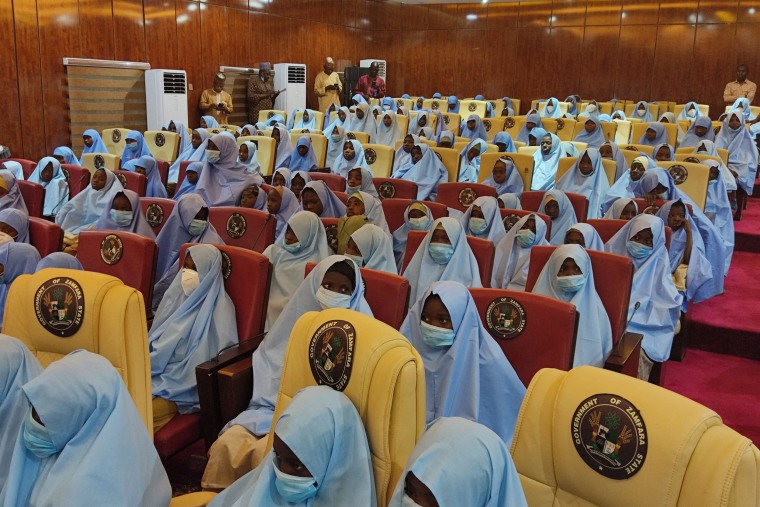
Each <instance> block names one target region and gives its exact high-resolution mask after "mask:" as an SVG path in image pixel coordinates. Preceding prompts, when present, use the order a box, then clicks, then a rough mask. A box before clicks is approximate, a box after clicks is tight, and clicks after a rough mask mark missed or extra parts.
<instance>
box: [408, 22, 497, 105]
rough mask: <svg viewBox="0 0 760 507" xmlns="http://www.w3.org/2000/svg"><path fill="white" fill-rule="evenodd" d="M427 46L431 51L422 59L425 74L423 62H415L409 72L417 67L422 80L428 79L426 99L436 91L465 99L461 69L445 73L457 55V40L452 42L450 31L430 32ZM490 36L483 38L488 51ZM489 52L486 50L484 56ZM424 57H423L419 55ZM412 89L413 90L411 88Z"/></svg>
mask: <svg viewBox="0 0 760 507" xmlns="http://www.w3.org/2000/svg"><path fill="white" fill-rule="evenodd" d="M486 33H488V32H486ZM424 37H425V46H427V47H430V48H431V50H430V51H427V55H426V56H425V57H424V58H421V59H422V61H424V62H425V65H426V67H425V72H424V74H423V72H420V71H421V70H422V68H421V64H422V61H418V62H415V63H416V64H417V65H412V66H410V67H411V68H410V69H409V71H412V69H414V68H415V67H417V68H419V70H420V71H417V72H416V73H417V74H418V75H419V77H420V78H423V76H424V78H426V79H425V81H426V85H425V88H424V90H425V93H426V94H427V95H425V96H426V97H428V96H432V95H433V93H435V92H436V91H440V92H441V94H443V95H445V96H449V95H456V94H458V95H459V97H460V98H464V96H463V95H462V93H463V91H462V88H461V86H462V85H461V83H459V82H458V81H459V77H458V75H459V74H460V69H453V71H444V70H443V69H446V68H447V67H448V66H449V65H450V61H451V57H452V55H454V54H455V53H456V40H452V37H451V32H450V31H449V30H428V31H427V32H425V35H424ZM489 42H490V41H489V40H488V35H485V36H484V38H483V48H484V49H486V48H488V47H489V46H490V44H489ZM486 51H487V49H486V50H484V51H483V54H485V53H486ZM419 56H420V57H422V55H419ZM487 67H488V66H487ZM488 71H489V69H488V68H486V70H485V72H486V73H488ZM410 85H411V83H410ZM410 89H411V88H410Z"/></svg>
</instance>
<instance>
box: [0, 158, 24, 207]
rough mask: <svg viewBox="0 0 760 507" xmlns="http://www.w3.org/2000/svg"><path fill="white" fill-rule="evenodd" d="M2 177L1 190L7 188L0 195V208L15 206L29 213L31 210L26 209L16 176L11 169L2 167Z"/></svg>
mask: <svg viewBox="0 0 760 507" xmlns="http://www.w3.org/2000/svg"><path fill="white" fill-rule="evenodd" d="M0 178H2V180H3V181H2V182H0V190H5V193H4V194H2V195H1V196H0V210H3V209H9V208H13V209H17V210H19V211H23V212H24V213H26V214H27V215H28V214H29V211H28V210H27V209H26V203H25V202H24V197H23V196H22V195H21V189H20V188H19V187H18V180H16V177H15V176H13V174H12V173H11V172H10V171H8V170H6V169H0Z"/></svg>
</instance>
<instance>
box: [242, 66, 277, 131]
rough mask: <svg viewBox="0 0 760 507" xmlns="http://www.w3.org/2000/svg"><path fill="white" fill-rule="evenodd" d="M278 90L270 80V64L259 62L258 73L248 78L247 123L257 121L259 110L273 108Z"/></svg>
mask: <svg viewBox="0 0 760 507" xmlns="http://www.w3.org/2000/svg"><path fill="white" fill-rule="evenodd" d="M279 94H280V92H276V91H275V90H274V82H273V81H272V64H270V63H269V62H261V63H260V64H259V75H258V76H251V77H250V78H249V79H248V123H250V124H251V125H253V124H255V123H256V122H258V121H259V111H265V110H267V109H274V99H276V98H277V96H278V95H279Z"/></svg>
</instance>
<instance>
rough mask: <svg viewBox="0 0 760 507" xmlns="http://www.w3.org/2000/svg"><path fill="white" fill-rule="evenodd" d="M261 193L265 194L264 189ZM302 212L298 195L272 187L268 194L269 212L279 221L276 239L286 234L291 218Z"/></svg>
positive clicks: (284, 189)
mask: <svg viewBox="0 0 760 507" xmlns="http://www.w3.org/2000/svg"><path fill="white" fill-rule="evenodd" d="M272 192H274V193H272ZM259 193H260V194H263V193H264V189H260V190H259ZM275 194H276V195H275ZM278 200H279V204H278ZM300 210H301V203H300V202H298V197H296V194H294V193H293V191H292V190H290V189H289V188H287V187H283V186H280V187H272V189H271V190H270V191H269V193H268V194H267V211H269V213H270V214H271V215H273V216H274V217H275V218H276V219H277V226H276V228H275V237H276V238H277V237H279V236H280V234H283V233H284V232H285V228H286V227H287V226H288V220H290V217H291V216H293V215H294V214H295V213H297V212H298V211H300Z"/></svg>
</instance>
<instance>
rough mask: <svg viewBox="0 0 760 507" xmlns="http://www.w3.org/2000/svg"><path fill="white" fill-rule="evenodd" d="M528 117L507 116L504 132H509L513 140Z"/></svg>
mask: <svg viewBox="0 0 760 507" xmlns="http://www.w3.org/2000/svg"><path fill="white" fill-rule="evenodd" d="M515 112H517V111H515ZM526 118H527V117H526V116H505V117H504V132H507V133H508V134H509V136H510V137H511V138H512V139H513V140H514V139H517V134H519V133H520V131H521V130H522V128H523V126H524V125H525V119H526Z"/></svg>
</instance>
